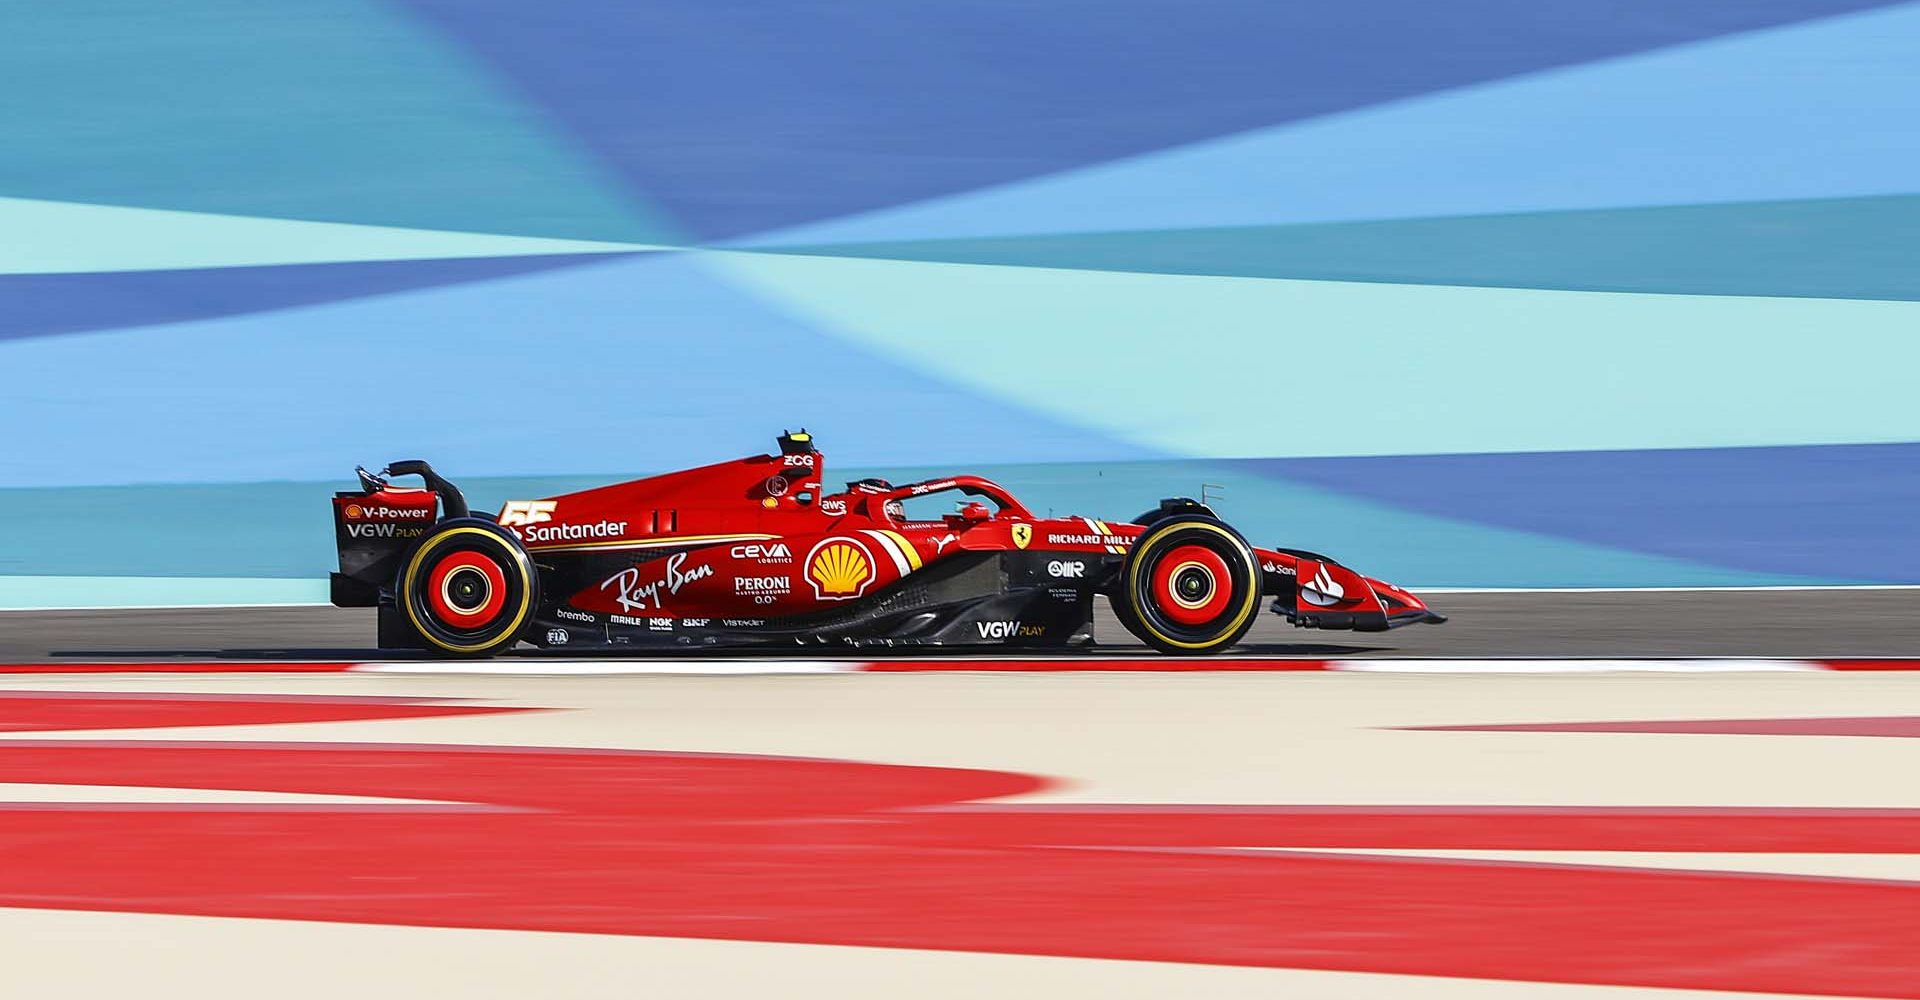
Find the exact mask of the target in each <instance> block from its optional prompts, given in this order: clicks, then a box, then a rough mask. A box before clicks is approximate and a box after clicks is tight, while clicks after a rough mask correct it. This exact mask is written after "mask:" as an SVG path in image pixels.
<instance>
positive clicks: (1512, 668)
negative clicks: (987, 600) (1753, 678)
mask: <svg viewBox="0 0 1920 1000" xmlns="http://www.w3.org/2000/svg"><path fill="white" fill-rule="evenodd" d="M1327 669H1328V670H1344V671H1349V672H1353V673H1375V674H1601V673H1623V672H1624V673H1660V674H1729V673H1752V672H1767V673H1781V672H1800V671H1809V670H1826V669H1828V668H1827V667H1826V666H1824V665H1822V664H1820V663H1817V662H1814V661H1812V660H1761V659H1719V658H1717V659H1707V660H1329V661H1328V662H1327Z"/></svg>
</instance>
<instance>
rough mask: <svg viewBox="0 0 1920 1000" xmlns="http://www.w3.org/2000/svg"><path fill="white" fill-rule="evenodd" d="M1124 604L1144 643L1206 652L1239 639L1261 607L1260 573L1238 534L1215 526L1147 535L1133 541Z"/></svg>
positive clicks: (1201, 524)
mask: <svg viewBox="0 0 1920 1000" xmlns="http://www.w3.org/2000/svg"><path fill="white" fill-rule="evenodd" d="M1129 562H1130V563H1131V564H1132V565H1131V566H1130V568H1129V569H1128V571H1127V583H1126V591H1125V593H1126V600H1127V603H1128V605H1129V610H1130V611H1131V613H1132V616H1133V617H1134V618H1135V619H1137V620H1138V622H1139V624H1140V626H1141V630H1142V631H1143V632H1145V633H1146V634H1145V635H1142V636H1141V637H1142V638H1143V639H1145V640H1146V641H1147V643H1148V644H1149V645H1156V646H1159V647H1161V649H1162V650H1163V651H1166V652H1175V651H1190V652H1197V653H1211V652H1215V651H1217V650H1220V649H1222V648H1225V647H1226V646H1228V645H1231V644H1232V643H1233V642H1234V641H1236V640H1237V639H1238V638H1239V636H1240V634H1241V633H1243V632H1245V631H1246V627H1247V625H1248V624H1250V623H1251V621H1252V616H1253V613H1254V611H1255V610H1256V609H1257V608H1258V606H1259V598H1260V573H1259V569H1258V564H1257V563H1256V562H1255V561H1254V559H1253V553H1252V551H1251V550H1249V549H1248V548H1247V545H1246V543H1245V542H1244V541H1242V540H1241V539H1240V536H1238V535H1236V534H1234V533H1233V532H1232V530H1231V529H1229V528H1227V527H1226V526H1224V525H1220V524H1217V523H1213V522H1201V521H1194V522H1187V523H1183V524H1174V525H1167V526H1164V527H1162V528H1160V529H1159V530H1151V531H1148V532H1147V533H1146V534H1144V535H1143V536H1142V537H1141V538H1140V540H1139V541H1137V542H1136V543H1135V544H1134V550H1133V553H1132V555H1131V557H1130V558H1129Z"/></svg>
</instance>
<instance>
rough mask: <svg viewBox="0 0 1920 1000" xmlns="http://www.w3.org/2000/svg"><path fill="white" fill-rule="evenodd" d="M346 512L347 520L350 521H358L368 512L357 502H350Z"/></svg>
mask: <svg viewBox="0 0 1920 1000" xmlns="http://www.w3.org/2000/svg"><path fill="white" fill-rule="evenodd" d="M346 513H347V520H349V521H358V520H360V519H361V518H363V517H366V516H367V512H366V511H364V510H361V509H360V505H359V504H357V503H350V504H348V505H347V511H346Z"/></svg>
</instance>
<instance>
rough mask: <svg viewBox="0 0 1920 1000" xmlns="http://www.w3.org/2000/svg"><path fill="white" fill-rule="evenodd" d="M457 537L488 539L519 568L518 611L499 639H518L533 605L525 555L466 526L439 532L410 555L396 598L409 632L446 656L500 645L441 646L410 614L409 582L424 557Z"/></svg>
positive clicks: (529, 568)
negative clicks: (411, 625) (405, 617)
mask: <svg viewBox="0 0 1920 1000" xmlns="http://www.w3.org/2000/svg"><path fill="white" fill-rule="evenodd" d="M460 535H479V536H480V537H482V538H485V539H488V540H489V541H492V542H494V543H496V544H498V545H500V546H501V547H502V548H505V549H506V550H507V551H508V552H509V553H511V554H512V556H513V561H514V562H515V563H517V564H519V566H520V573H521V580H522V583H521V586H520V607H519V610H517V611H515V612H514V615H513V624H512V625H511V626H510V627H509V628H508V629H507V630H506V631H505V632H503V633H501V635H503V636H507V635H518V634H519V632H520V626H521V625H523V624H525V623H526V619H527V612H528V611H530V610H531V609H532V605H533V567H532V566H531V565H529V564H528V563H527V554H526V553H525V552H522V551H520V550H519V549H518V548H516V547H514V546H512V545H508V544H507V543H506V541H505V540H504V539H502V538H501V537H500V536H499V535H496V534H494V533H493V532H491V531H488V530H486V529H485V528H476V527H470V526H463V527H459V528H454V529H453V530H451V531H446V532H442V533H441V534H438V535H434V536H433V537H432V538H429V539H427V543H426V544H425V545H422V546H420V548H419V550H418V551H416V552H414V554H413V558H412V559H410V560H408V562H407V575H406V577H405V578H404V579H403V580H402V581H401V583H400V595H399V596H400V605H401V607H404V608H406V609H407V621H409V622H411V623H412V624H413V630H414V631H415V632H417V633H419V635H420V637H421V638H423V639H425V640H427V641H428V642H430V643H433V644H434V645H436V646H439V647H440V648H441V649H444V650H446V651H447V652H450V653H472V652H475V651H477V650H482V649H486V648H487V647H488V646H492V645H495V644H497V643H499V641H500V639H499V637H495V638H493V639H490V640H487V641H485V642H476V643H473V644H471V645H466V646H462V645H459V644H457V643H450V642H442V641H441V640H440V639H439V638H437V637H435V636H434V634H433V633H432V632H430V631H428V630H427V627H426V626H425V625H422V624H420V616H419V615H418V614H416V613H415V612H414V608H413V581H414V579H415V578H416V577H417V576H418V575H419V573H420V567H421V565H422V564H424V563H425V561H426V557H427V556H429V555H432V554H433V551H434V550H435V549H438V548H441V547H442V546H443V543H445V542H446V540H447V539H449V538H456V537H458V536H460Z"/></svg>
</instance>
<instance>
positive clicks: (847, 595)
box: [807, 538, 873, 601]
mask: <svg viewBox="0 0 1920 1000" xmlns="http://www.w3.org/2000/svg"><path fill="white" fill-rule="evenodd" d="M807 582H808V583H811V584H813V596H814V597H815V598H818V599H819V600H822V601H846V600H852V599H853V598H856V597H859V596H860V595H861V594H864V593H866V592H867V587H868V586H869V585H871V584H872V583H873V553H872V552H869V551H868V550H867V547H866V546H865V545H864V544H862V543H861V542H860V541H858V540H857V539H852V538H827V539H822V540H821V542H820V544H818V545H815V546H814V547H813V551H811V552H809V553H807Z"/></svg>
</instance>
